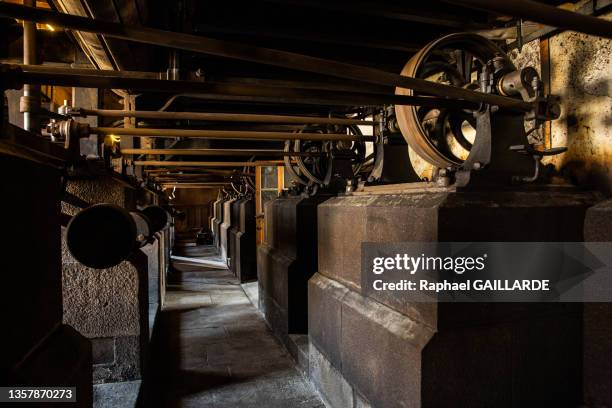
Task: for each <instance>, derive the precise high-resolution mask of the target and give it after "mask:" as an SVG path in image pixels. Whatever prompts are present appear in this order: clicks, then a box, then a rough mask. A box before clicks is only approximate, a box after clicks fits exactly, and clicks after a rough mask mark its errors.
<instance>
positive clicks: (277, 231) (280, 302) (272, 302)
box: [257, 196, 328, 359]
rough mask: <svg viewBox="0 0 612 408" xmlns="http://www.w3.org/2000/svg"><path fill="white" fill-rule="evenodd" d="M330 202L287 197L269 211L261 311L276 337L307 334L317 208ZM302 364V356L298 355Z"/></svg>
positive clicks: (260, 262) (261, 250) (260, 261)
mask: <svg viewBox="0 0 612 408" xmlns="http://www.w3.org/2000/svg"><path fill="white" fill-rule="evenodd" d="M327 198H328V197H326V196H321V197H310V198H306V197H303V196H287V197H282V198H278V199H276V200H273V201H271V202H269V203H267V205H266V209H265V210H266V242H265V243H263V244H262V245H260V246H259V247H258V253H257V273H258V280H259V290H260V305H261V309H262V311H263V313H264V315H265V316H266V320H267V322H268V324H269V325H270V327H271V328H272V330H273V331H274V332H275V334H276V335H277V337H278V338H279V339H280V340H281V341H282V342H283V343H284V344H285V346H286V347H287V348H288V349H289V350H290V351H291V352H293V351H295V352H296V353H297V348H296V347H295V346H294V344H292V342H291V338H290V335H293V334H306V333H307V330H308V306H307V305H308V299H307V297H308V294H307V287H308V279H309V278H310V277H311V276H312V275H313V274H314V272H315V270H316V267H317V244H316V242H317V233H316V232H317V231H316V228H317V207H318V206H319V204H320V203H321V202H323V201H324V200H326V199H327ZM293 356H294V358H295V359H299V355H298V354H295V353H294V354H293Z"/></svg>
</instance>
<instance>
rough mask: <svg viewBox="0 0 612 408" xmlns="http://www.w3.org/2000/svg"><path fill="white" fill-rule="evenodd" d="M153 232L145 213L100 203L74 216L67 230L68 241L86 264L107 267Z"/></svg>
mask: <svg viewBox="0 0 612 408" xmlns="http://www.w3.org/2000/svg"><path fill="white" fill-rule="evenodd" d="M152 233H153V232H152V229H151V225H150V221H149V219H148V218H147V217H146V216H143V214H142V213H138V212H128V211H127V210H125V209H123V208H121V207H118V206H116V205H112V204H96V205H92V206H91V207H88V208H86V209H84V210H82V211H81V212H79V213H78V214H77V215H75V216H74V217H72V219H71V220H70V222H69V223H68V226H67V229H66V244H67V246H68V249H69V251H70V253H71V254H72V256H74V258H75V259H76V260H77V261H79V262H81V263H82V264H83V265H86V266H89V267H91V268H96V269H104V268H110V267H112V266H115V265H117V264H119V263H120V262H122V261H124V260H126V259H127V258H128V257H129V255H130V254H131V253H132V252H133V251H134V250H135V249H137V248H139V247H141V246H143V245H145V244H146V243H147V240H148V239H149V238H150V236H151V235H152Z"/></svg>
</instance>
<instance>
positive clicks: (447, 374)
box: [309, 189, 601, 407]
mask: <svg viewBox="0 0 612 408" xmlns="http://www.w3.org/2000/svg"><path fill="white" fill-rule="evenodd" d="M599 199H600V196H599V195H597V194H591V193H584V192H578V191H575V190H571V189H548V190H544V189H543V190H541V191H514V192H512V191H505V192H501V191H497V192H496V191H488V192H486V193H482V192H460V193H456V192H450V191H449V192H419V191H414V192H412V193H402V194H391V193H386V194H371V193H356V194H354V195H352V196H343V197H338V198H333V199H331V200H329V201H327V202H326V203H324V204H322V205H321V206H320V207H319V260H320V262H319V267H320V268H319V273H318V274H316V275H315V276H314V277H313V278H311V280H310V283H309V308H310V310H309V335H310V341H311V347H315V348H316V349H317V350H318V351H319V353H320V354H321V355H323V356H324V357H325V359H326V361H328V362H329V364H330V365H331V366H332V367H333V368H334V369H335V370H336V371H337V372H339V373H340V374H341V375H342V377H343V379H344V380H345V381H346V382H347V383H348V384H349V385H350V387H352V388H353V391H354V394H353V395H354V396H355V395H360V397H361V398H362V399H364V400H365V401H367V402H368V403H369V404H371V405H372V406H374V407H378V406H381V407H396V406H397V407H411V406H415V407H416V406H421V405H422V406H449V405H453V404H459V405H461V406H464V405H469V404H474V406H510V405H511V401H514V402H517V403H520V404H522V405H528V404H531V403H537V404H541V405H551V404H553V405H554V404H559V403H560V401H564V403H566V402H567V401H570V403H572V404H578V403H579V401H580V399H581V397H582V396H581V392H582V387H581V384H582V374H581V368H580V367H581V364H582V349H581V347H582V336H583V334H582V331H583V328H582V306H581V305H580V304H567V305H565V304H512V305H509V304H445V303H442V304H438V305H436V304H433V303H430V304H425V303H419V304H417V303H407V302H406V301H405V300H404V299H402V296H401V293H390V292H387V293H386V294H381V293H376V292H372V291H369V290H364V289H363V287H362V276H361V275H362V270H361V264H360V263H361V243H362V242H394V241H395V242H398V241H399V242H401V241H553V242H555V241H580V240H582V239H583V236H584V235H583V227H584V217H585V213H586V210H587V208H589V207H590V206H592V205H593V204H594V203H596V202H597V201H598V200H599ZM383 214H384V216H383ZM355 220H358V221H357V222H355ZM349 236H350V237H351V239H350V240H349V239H346V237H349ZM347 241H351V242H347ZM600 321H601V320H600ZM434 333H435V334H434ZM363 350H367V351H368V352H367V353H364V352H363ZM561 355H562V356H563V358H559V357H558V356H561ZM493 360H496V361H497V363H496V364H494V365H491V363H490V362H491V361H493ZM311 364H312V361H311ZM311 372H312V367H311ZM466 372H470V373H471V374H470V376H466V375H465V373H466ZM337 392H340V393H341V391H337ZM340 395H341V397H342V395H344V393H341V394H340ZM326 398H327V399H328V401H329V402H330V403H331V401H330V398H333V396H331V397H327V396H326ZM353 398H354V397H353ZM341 399H342V398H341ZM354 400H355V398H354ZM344 403H345V402H338V404H341V405H338V406H344V405H342V404H344ZM332 406H333V405H332Z"/></svg>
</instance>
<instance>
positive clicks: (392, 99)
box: [0, 3, 474, 106]
mask: <svg viewBox="0 0 612 408" xmlns="http://www.w3.org/2000/svg"><path fill="white" fill-rule="evenodd" d="M1 7H2V3H0V8H1ZM1 68H2V69H3V70H6V73H5V76H4V78H3V79H4V86H6V87H7V88H15V89H18V88H20V87H21V85H22V84H23V83H35V84H45V85H55V86H76V87H84V88H87V87H89V88H106V89H111V88H112V89H134V90H147V91H156V92H167V93H173V94H176V93H184V94H191V95H194V94H197V95H198V98H201V99H210V100H238V101H249V102H274V103H285V104H291V103H293V104H312V105H339V106H341V105H347V106H368V105H369V106H371V105H383V104H400V105H413V104H417V105H424V106H473V105H474V104H473V103H469V102H465V101H455V100H452V99H447V98H435V97H413V96H401V95H392V94H380V93H369V92H362V91H361V90H360V89H358V88H354V89H353V90H350V89H351V88H349V87H344V89H346V90H345V91H342V92H339V91H340V89H337V87H336V89H329V90H328V89H320V88H317V87H312V86H310V87H308V86H307V87H305V88H299V87H298V86H293V87H287V88H284V87H279V86H275V85H274V84H271V85H266V84H265V83H266V82H265V81H264V84H263V85H259V84H252V83H244V82H239V83H231V82H218V83H206V82H198V81H168V80H163V79H159V78H155V77H154V76H155V75H157V74H156V73H150V72H143V73H140V72H137V71H100V70H85V69H78V70H74V71H73V70H66V69H63V68H57V67H49V66H41V67H39V66H31V65H10V66H9V65H3V66H1ZM140 74H142V77H141V75H140ZM260 83H261V82H260ZM366 90H367V87H366ZM377 92H378V91H377Z"/></svg>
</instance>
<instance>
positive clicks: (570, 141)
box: [550, 12, 612, 194]
mask: <svg viewBox="0 0 612 408" xmlns="http://www.w3.org/2000/svg"><path fill="white" fill-rule="evenodd" d="M600 18H605V19H608V20H611V19H612V13H610V12H608V13H607V14H606V15H604V16H601V17H600ZM550 53H551V78H552V80H551V82H552V83H551V92H552V93H553V94H555V95H559V96H560V97H561V98H562V105H561V106H562V114H561V117H560V119H559V120H556V121H553V122H552V144H553V146H567V147H568V148H569V149H568V151H567V153H564V154H561V155H558V156H553V157H552V158H551V159H550V162H551V163H553V164H554V165H555V166H556V167H557V168H558V169H559V170H561V171H562V172H563V173H565V174H567V175H568V176H569V177H571V178H572V179H573V180H574V181H575V182H577V183H579V185H581V186H585V187H591V188H597V189H598V190H601V191H604V192H606V193H608V194H609V193H610V192H612V167H611V166H610V163H612V161H611V158H612V133H611V132H610V126H611V125H612V119H611V118H612V94H611V93H610V84H612V60H611V59H610V55H612V40H610V39H606V38H600V37H594V36H589V35H586V34H581V33H576V32H571V31H565V32H562V33H560V34H557V35H555V36H553V37H552V38H551V39H550Z"/></svg>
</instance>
